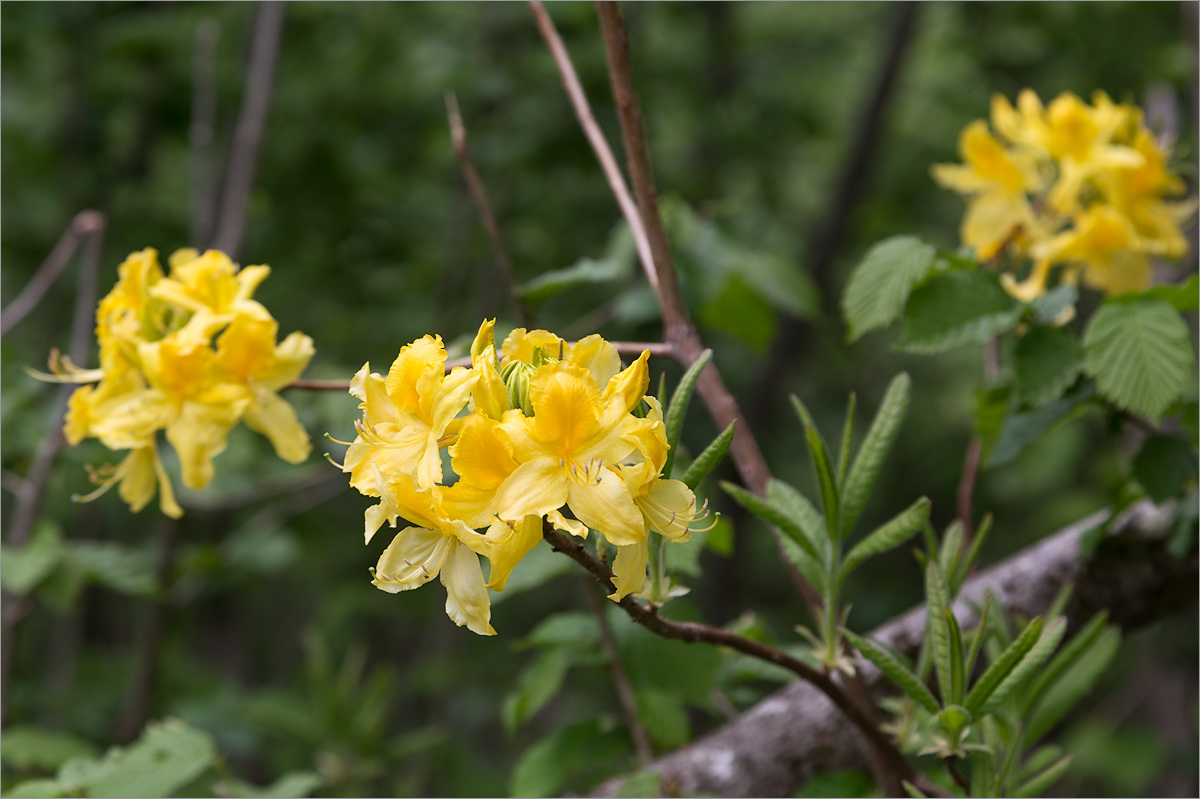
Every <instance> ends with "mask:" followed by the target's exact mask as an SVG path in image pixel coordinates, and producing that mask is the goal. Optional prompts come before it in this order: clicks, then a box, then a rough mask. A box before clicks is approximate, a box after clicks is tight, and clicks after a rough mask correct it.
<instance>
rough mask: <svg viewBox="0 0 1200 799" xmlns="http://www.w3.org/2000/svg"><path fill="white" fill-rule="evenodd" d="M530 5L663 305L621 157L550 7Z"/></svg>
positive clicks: (537, 3) (651, 282)
mask: <svg viewBox="0 0 1200 799" xmlns="http://www.w3.org/2000/svg"><path fill="white" fill-rule="evenodd" d="M529 7H530V9H532V11H533V17H534V19H535V20H536V21H537V26H538V30H539V31H541V33H542V38H543V39H545V40H546V44H547V46H549V48H550V54H551V55H552V56H554V63H555V64H556V65H557V66H558V71H559V73H561V74H562V80H563V88H565V89H566V91H567V97H568V98H570V100H571V107H572V108H574V109H575V116H576V117H577V118H578V119H579V125H580V127H582V128H583V132H584V135H585V136H587V139H588V142H589V143H590V144H591V145H592V150H593V151H595V153H596V158H597V160H599V161H600V168H601V169H602V170H603V171H604V177H605V178H606V179H607V180H608V185H609V188H611V189H612V193H613V195H614V196H615V197H616V198H617V205H619V206H620V207H621V214H622V215H623V216H624V217H625V221H626V222H627V223H628V224H629V231H630V233H632V234H633V243H634V246H635V247H636V248H637V252H638V258H639V260H640V261H641V263H642V269H643V270H644V271H645V273H646V280H648V281H649V283H650V285H651V286H652V287H653V288H654V292H655V294H656V295H658V297H659V301H660V305H661V301H662V295H661V294H659V290H658V274H657V273H656V272H655V269H654V258H653V256H651V254H650V242H649V241H648V240H647V239H646V230H645V228H644V227H643V226H642V222H641V219H640V218H639V217H638V209H637V206H636V205H635V204H634V202H633V198H632V197H631V196H630V195H629V189H628V188H627V187H626V186H625V178H624V177H623V176H622V175H621V168H620V167H619V166H617V159H615V158H614V157H613V154H612V150H611V149H609V146H608V142H607V141H606V140H605V138H604V133H603V132H602V131H601V130H600V126H599V125H598V124H596V117H595V116H594V115H593V114H592V109H591V106H590V105H589V104H588V100H587V95H586V94H584V93H583V86H582V85H581V84H580V83H579V76H578V75H576V74H575V66H574V65H573V64H572V63H571V56H569V55H568V54H567V48H566V47H565V46H564V45H563V42H562V38H561V37H560V36H559V35H558V30H557V29H556V28H555V27H554V22H553V20H551V19H550V15H549V14H547V13H546V9H545V8H544V7H543V6H542V4H541V3H540V2H537V0H532V1H531V2H530V3H529Z"/></svg>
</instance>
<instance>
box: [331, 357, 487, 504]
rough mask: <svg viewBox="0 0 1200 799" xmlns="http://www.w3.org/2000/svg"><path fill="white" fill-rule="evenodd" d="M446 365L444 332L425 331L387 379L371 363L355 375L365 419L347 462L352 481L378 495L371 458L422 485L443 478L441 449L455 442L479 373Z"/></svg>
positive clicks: (353, 388) (385, 469) (354, 390)
mask: <svg viewBox="0 0 1200 799" xmlns="http://www.w3.org/2000/svg"><path fill="white" fill-rule="evenodd" d="M445 364H446V350H445V348H444V347H443V346H442V339H441V337H440V336H425V337H424V338H421V339H418V340H417V341H414V342H413V343H412V344H409V345H406V346H405V347H402V348H401V350H400V354H399V355H398V356H397V357H396V360H395V361H394V362H393V363H392V368H391V369H390V370H389V371H388V375H387V378H386V379H385V378H383V377H382V376H380V375H378V374H374V373H372V372H371V371H370V368H371V365H370V364H369V363H368V364H364V365H363V367H362V369H360V370H359V371H358V373H357V374H356V375H355V376H354V380H353V381H351V383H350V393H351V394H353V395H354V396H356V397H358V398H359V399H360V400H362V403H361V404H360V405H359V407H360V408H361V409H362V411H363V418H362V421H361V422H356V423H355V426H356V428H357V429H358V436H357V438H355V439H354V443H353V444H351V446H350V449H349V450H347V452H346V459H345V461H344V463H343V466H342V469H343V471H346V472H350V485H352V486H353V487H354V488H357V489H358V490H359V491H361V492H362V493H364V494H366V495H367V496H378V494H377V491H378V489H377V488H376V487H375V485H374V483H375V478H374V473H373V471H372V468H371V463H375V464H376V465H378V467H379V470H380V471H381V472H383V474H385V475H388V476H391V475H392V474H409V475H412V476H413V477H414V478H415V479H416V483H417V486H418V488H420V489H421V490H425V489H428V488H429V487H430V486H432V485H434V484H436V483H440V482H442V460H441V456H440V455H439V450H440V449H441V447H443V446H447V445H449V444H450V443H451V442H452V440H453V432H454V431H453V429H452V427H453V426H454V425H452V422H454V417H455V416H457V415H458V412H459V411H461V410H462V409H463V406H464V405H466V402H467V397H468V396H470V394H471V387H472V386H473V385H474V383H475V380H476V378H477V375H476V374H475V373H474V372H473V371H472V370H470V369H464V368H463V367H461V366H460V367H456V368H454V369H453V370H451V372H450V374H449V375H447V374H446V372H445Z"/></svg>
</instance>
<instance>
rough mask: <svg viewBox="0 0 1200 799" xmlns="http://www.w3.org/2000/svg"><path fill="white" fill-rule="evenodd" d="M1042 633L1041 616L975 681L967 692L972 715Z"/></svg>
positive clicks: (967, 702) (981, 706) (985, 701)
mask: <svg viewBox="0 0 1200 799" xmlns="http://www.w3.org/2000/svg"><path fill="white" fill-rule="evenodd" d="M1041 634H1042V618H1041V617H1040V616H1039V617H1038V618H1036V619H1034V620H1033V621H1031V622H1030V623H1029V625H1028V626H1027V627H1026V628H1025V630H1024V631H1023V632H1022V633H1021V634H1020V635H1019V636H1017V640H1015V641H1013V642H1012V644H1011V645H1010V646H1009V647H1008V648H1007V649H1005V650H1004V651H1003V652H1001V653H1000V657H998V658H996V660H995V662H994V663H992V665H991V666H989V667H988V670H987V671H985V672H984V673H983V676H982V677H980V678H979V682H977V683H975V686H974V687H973V688H972V689H971V692H970V693H969V694H967V701H966V708H967V710H969V711H970V712H971V715H973V716H974V715H978V714H979V712H980V711H981V710H982V709H983V707H984V706H985V705H986V704H987V701H988V700H989V699H990V698H991V696H992V694H993V693H995V691H996V689H997V688H999V687H1000V683H1002V682H1004V678H1006V677H1007V676H1008V675H1009V674H1011V673H1012V670H1013V669H1015V668H1016V667H1017V664H1018V663H1020V662H1021V658H1023V657H1025V655H1026V653H1028V652H1029V650H1030V649H1032V648H1033V645H1034V644H1036V643H1037V640H1038V638H1039V637H1040V636H1041Z"/></svg>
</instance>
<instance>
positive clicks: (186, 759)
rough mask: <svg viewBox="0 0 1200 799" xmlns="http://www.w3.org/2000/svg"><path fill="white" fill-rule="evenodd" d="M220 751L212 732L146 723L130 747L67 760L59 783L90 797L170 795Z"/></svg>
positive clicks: (171, 722) (179, 723)
mask: <svg viewBox="0 0 1200 799" xmlns="http://www.w3.org/2000/svg"><path fill="white" fill-rule="evenodd" d="M216 754H217V753H216V748H215V747H214V746H213V742H212V739H211V738H209V736H208V735H207V733H204V732H202V731H200V730H198V729H195V728H194V727H191V726H189V725H187V724H184V723H183V722H182V721H179V720H177V719H168V720H166V721H163V722H161V723H151V724H149V725H147V727H146V729H145V731H144V732H143V733H142V736H141V737H140V738H139V739H138V740H137V741H136V742H135V743H134V744H133V745H132V746H130V747H129V748H128V749H121V748H113V749H110V750H109V751H108V752H107V753H106V754H105V755H104V757H103V758H102V759H101V760H71V761H69V762H67V763H65V764H64V765H63V767H62V768H61V769H59V772H58V782H59V783H60V784H61V785H62V786H63V787H64V788H66V789H67V790H68V792H72V793H75V792H81V793H83V794H85V795H87V796H96V797H109V796H112V797H120V796H127V797H155V796H170V795H172V794H174V792H175V791H176V790H177V789H178V788H180V787H182V786H184V785H186V784H187V783H189V782H191V781H192V780H193V779H195V778H196V777H197V776H199V775H200V773H201V772H203V771H204V770H205V769H207V768H209V767H211V766H212V764H213V761H214V759H215V758H216Z"/></svg>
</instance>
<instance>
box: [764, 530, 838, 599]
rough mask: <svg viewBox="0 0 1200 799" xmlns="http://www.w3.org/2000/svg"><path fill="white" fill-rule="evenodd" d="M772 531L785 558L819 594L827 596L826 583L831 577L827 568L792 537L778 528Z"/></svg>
mask: <svg viewBox="0 0 1200 799" xmlns="http://www.w3.org/2000/svg"><path fill="white" fill-rule="evenodd" d="M772 529H774V530H775V536H776V540H777V541H778V542H779V548H780V549H782V550H783V554H784V556H785V557H786V558H787V559H788V561H790V562H791V564H792V565H793V566H795V567H796V568H797V569H799V570H800V573H801V574H803V575H804V579H806V580H808V581H809V582H810V583H812V585H813V587H814V588H816V589H817V593H819V594H820V595H821V596H825V595H826V592H827V590H828V589H827V587H826V583H827V582H828V576H829V575H828V573H827V572H826V571H825V567H824V566H823V565H822V564H820V563H818V562H817V561H816V560H814V559H813V557H812V556H811V555H809V554H808V553H807V552H806V551H804V550H803V549H801V548H800V545H799V544H797V543H796V542H795V541H794V540H792V538H791V536H786V535H783V534H782V533H780V532H779V530H778V529H777V528H772Z"/></svg>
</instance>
